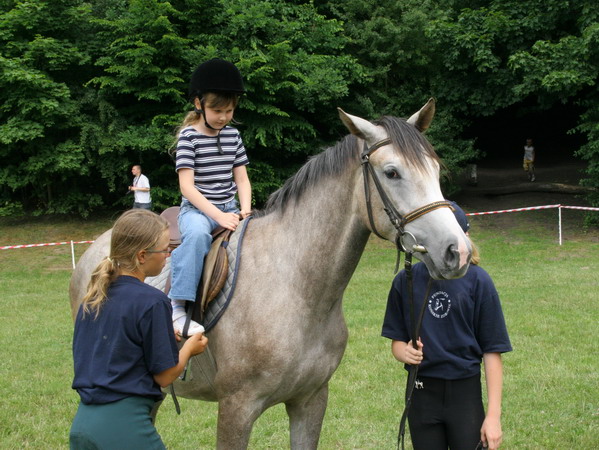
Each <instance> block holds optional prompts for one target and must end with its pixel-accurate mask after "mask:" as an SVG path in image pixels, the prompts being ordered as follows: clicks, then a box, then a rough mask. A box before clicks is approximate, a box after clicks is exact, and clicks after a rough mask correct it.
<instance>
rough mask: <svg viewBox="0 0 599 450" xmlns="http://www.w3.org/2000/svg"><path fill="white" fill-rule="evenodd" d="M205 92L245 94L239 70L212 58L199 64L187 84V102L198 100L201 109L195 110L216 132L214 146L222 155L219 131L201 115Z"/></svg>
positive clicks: (221, 60) (230, 64) (222, 60)
mask: <svg viewBox="0 0 599 450" xmlns="http://www.w3.org/2000/svg"><path fill="white" fill-rule="evenodd" d="M207 92H213V93H216V94H218V93H223V94H225V93H226V94H236V95H241V94H243V93H244V92H245V88H244V87H243V79H242V78H241V73H240V72H239V69H238V68H237V67H235V64H233V63H230V62H229V61H225V60H224V59H219V58H214V59H211V60H209V61H206V62H204V63H202V64H200V65H199V66H198V67H197V68H196V70H195V71H194V72H193V74H192V75H191V82H190V83H189V101H190V102H191V103H195V98H196V97H197V98H199V99H200V104H201V106H202V108H201V109H197V108H196V110H195V111H196V113H197V114H202V116H204V123H205V124H206V126H207V127H208V128H210V129H211V130H217V131H218V134H217V135H216V145H217V147H218V152H219V153H220V154H221V155H222V154H223V149H222V147H221V143H220V131H221V130H219V129H217V128H214V127H213V126H212V125H210V124H209V123H208V121H207V120H206V115H205V114H203V109H204V107H205V106H204V100H203V98H202V97H203V95H204V94H206V93H207Z"/></svg>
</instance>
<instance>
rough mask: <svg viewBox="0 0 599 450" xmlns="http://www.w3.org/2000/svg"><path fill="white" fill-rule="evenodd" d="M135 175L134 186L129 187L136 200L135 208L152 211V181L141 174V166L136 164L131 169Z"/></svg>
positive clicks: (134, 202)
mask: <svg viewBox="0 0 599 450" xmlns="http://www.w3.org/2000/svg"><path fill="white" fill-rule="evenodd" d="M131 173H132V174H133V176H134V178H133V185H132V186H129V190H130V191H131V192H133V194H134V196H135V199H134V201H133V207H134V208H142V209H150V210H151V209H152V197H151V196H150V180H148V177H146V176H145V175H143V174H142V173H141V166H140V165H139V164H136V165H135V166H133V167H132V168H131Z"/></svg>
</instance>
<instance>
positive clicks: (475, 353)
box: [382, 263, 512, 380]
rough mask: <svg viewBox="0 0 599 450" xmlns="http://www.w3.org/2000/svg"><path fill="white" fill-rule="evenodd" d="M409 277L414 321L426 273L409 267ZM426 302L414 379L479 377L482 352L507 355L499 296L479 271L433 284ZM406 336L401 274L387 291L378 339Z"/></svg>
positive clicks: (418, 266)
mask: <svg viewBox="0 0 599 450" xmlns="http://www.w3.org/2000/svg"><path fill="white" fill-rule="evenodd" d="M412 273H413V279H414V315H415V318H416V320H417V318H418V314H419V312H420V308H421V306H422V302H423V301H424V295H425V294H426V287H427V283H428V280H429V274H428V270H427V268H426V266H425V265H424V264H423V263H418V264H416V265H414V267H413V268H412ZM426 302H427V305H426V306H425V311H424V316H423V319H422V327H421V330H420V338H421V340H422V343H423V345H424V348H423V353H424V359H423V361H422V363H421V364H420V367H419V369H418V374H419V375H421V376H423V377H431V378H441V379H445V380H457V379H463V378H468V377H472V376H475V375H477V374H480V363H481V360H482V356H483V354H484V353H504V352H509V351H511V350H512V346H511V344H510V339H509V336H508V333H507V329H506V325H505V320H504V317H503V312H502V310H501V304H500V302H499V295H498V294H497V290H496V289H495V285H494V284H493V281H492V280H491V277H490V276H489V274H488V273H487V272H485V270H484V269H482V268H480V267H478V266H476V265H474V264H471V265H470V267H469V269H468V272H467V273H466V275H464V276H463V277H462V278H458V279H455V280H433V282H432V284H431V289H430V292H429V295H428V298H427V299H426ZM411 333H412V325H411V320H410V305H409V297H408V291H407V282H406V274H405V271H403V270H402V271H401V272H400V273H399V274H398V275H397V276H396V277H395V279H394V280H393V285H392V287H391V290H390V292H389V298H388V300H387V310H386V313H385V319H384V322H383V330H382V335H383V336H384V337H387V338H389V339H393V340H396V341H404V342H408V341H409V340H411V338H412V336H411ZM408 368H409V366H408V365H407V364H406V369H408Z"/></svg>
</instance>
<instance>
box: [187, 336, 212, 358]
mask: <svg viewBox="0 0 599 450" xmlns="http://www.w3.org/2000/svg"><path fill="white" fill-rule="evenodd" d="M183 345H184V346H185V347H188V348H189V352H190V353H191V355H192V356H194V355H199V354H200V353H202V352H203V351H204V350H205V349H206V346H207V345H208V338H207V337H206V336H204V333H198V334H194V335H193V336H189V338H187V341H185V344H183Z"/></svg>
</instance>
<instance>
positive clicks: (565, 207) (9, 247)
mask: <svg viewBox="0 0 599 450" xmlns="http://www.w3.org/2000/svg"><path fill="white" fill-rule="evenodd" d="M551 208H559V209H560V210H561V209H580V210H584V211H599V208H590V207H587V206H564V205H560V204H557V205H543V206H528V207H526V208H515V209H502V210H499V211H484V212H476V213H466V215H467V216H484V215H490V214H503V213H512V212H520V211H534V210H537V209H551ZM560 225H561V223H560ZM93 242H94V241H76V242H75V241H65V242H49V243H44V244H24V245H5V246H3V247H0V250H9V249H14V248H31V247H48V246H52V245H67V244H71V246H72V245H73V244H93ZM560 245H561V239H560Z"/></svg>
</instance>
